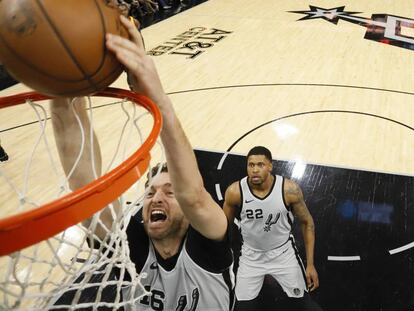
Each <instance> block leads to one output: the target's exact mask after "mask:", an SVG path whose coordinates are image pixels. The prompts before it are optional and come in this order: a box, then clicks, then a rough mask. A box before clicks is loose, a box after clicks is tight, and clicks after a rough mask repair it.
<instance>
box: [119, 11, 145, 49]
mask: <svg viewBox="0 0 414 311" xmlns="http://www.w3.org/2000/svg"><path fill="white" fill-rule="evenodd" d="M120 19H121V22H122V24H123V25H124V26H125V28H126V29H127V30H128V33H129V37H130V40H131V41H132V42H134V43H135V44H136V45H137V46H138V48H139V49H140V50H142V51H144V43H143V40H142V36H141V33H140V32H139V31H138V29H137V26H136V24H135V22H134V21H133V20H132V22H131V20H129V19H128V18H126V17H125V16H123V15H121V17H120Z"/></svg>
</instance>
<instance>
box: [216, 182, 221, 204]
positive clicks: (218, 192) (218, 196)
mask: <svg viewBox="0 0 414 311" xmlns="http://www.w3.org/2000/svg"><path fill="white" fill-rule="evenodd" d="M216 195H217V198H218V199H219V200H220V201H221V200H223V196H222V194H221V189H220V184H216Z"/></svg>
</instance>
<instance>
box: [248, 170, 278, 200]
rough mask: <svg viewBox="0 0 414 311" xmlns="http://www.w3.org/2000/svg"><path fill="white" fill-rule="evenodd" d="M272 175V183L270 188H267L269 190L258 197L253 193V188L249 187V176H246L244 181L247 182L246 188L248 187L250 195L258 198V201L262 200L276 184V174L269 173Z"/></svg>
mask: <svg viewBox="0 0 414 311" xmlns="http://www.w3.org/2000/svg"><path fill="white" fill-rule="evenodd" d="M271 175H272V176H273V183H272V186H271V187H270V189H269V192H268V193H267V194H266V195H265V196H264V197H263V198H260V197H258V196H257V195H255V194H254V193H253V190H252V188H250V184H249V177H247V179H246V183H247V188H249V191H250V193H251V195H252V196H254V197H255V198H256V199H258V200H260V201H264V200H265V199H266V198H267V197H268V196H269V195H270V194H271V193H272V192H273V188H274V187H275V185H276V175H273V174H271Z"/></svg>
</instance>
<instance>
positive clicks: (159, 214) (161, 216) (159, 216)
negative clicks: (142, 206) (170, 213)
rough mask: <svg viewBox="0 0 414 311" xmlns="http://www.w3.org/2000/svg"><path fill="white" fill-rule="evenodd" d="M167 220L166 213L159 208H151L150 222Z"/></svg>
mask: <svg viewBox="0 0 414 311" xmlns="http://www.w3.org/2000/svg"><path fill="white" fill-rule="evenodd" d="M166 220H167V215H166V214H165V213H164V211H161V210H153V211H151V215H150V221H151V222H163V221H166Z"/></svg>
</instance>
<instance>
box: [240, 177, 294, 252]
mask: <svg viewBox="0 0 414 311" xmlns="http://www.w3.org/2000/svg"><path fill="white" fill-rule="evenodd" d="M274 177H275V178H274V182H273V185H272V187H271V188H270V191H269V193H268V194H267V195H266V197H264V198H259V197H257V196H255V195H254V194H253V192H252V191H251V189H250V187H249V184H248V182H247V177H244V178H243V179H242V180H240V193H241V209H240V226H241V234H242V237H243V244H244V245H246V246H247V247H249V248H251V249H256V250H260V251H267V250H271V249H274V248H277V247H279V246H281V245H282V244H284V243H285V242H286V241H287V240H288V239H289V235H290V233H291V230H292V224H293V219H294V217H293V214H292V212H291V211H290V209H289V208H288V207H287V205H286V203H285V201H284V197H283V184H284V178H283V177H282V176H279V175H275V176H274Z"/></svg>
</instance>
